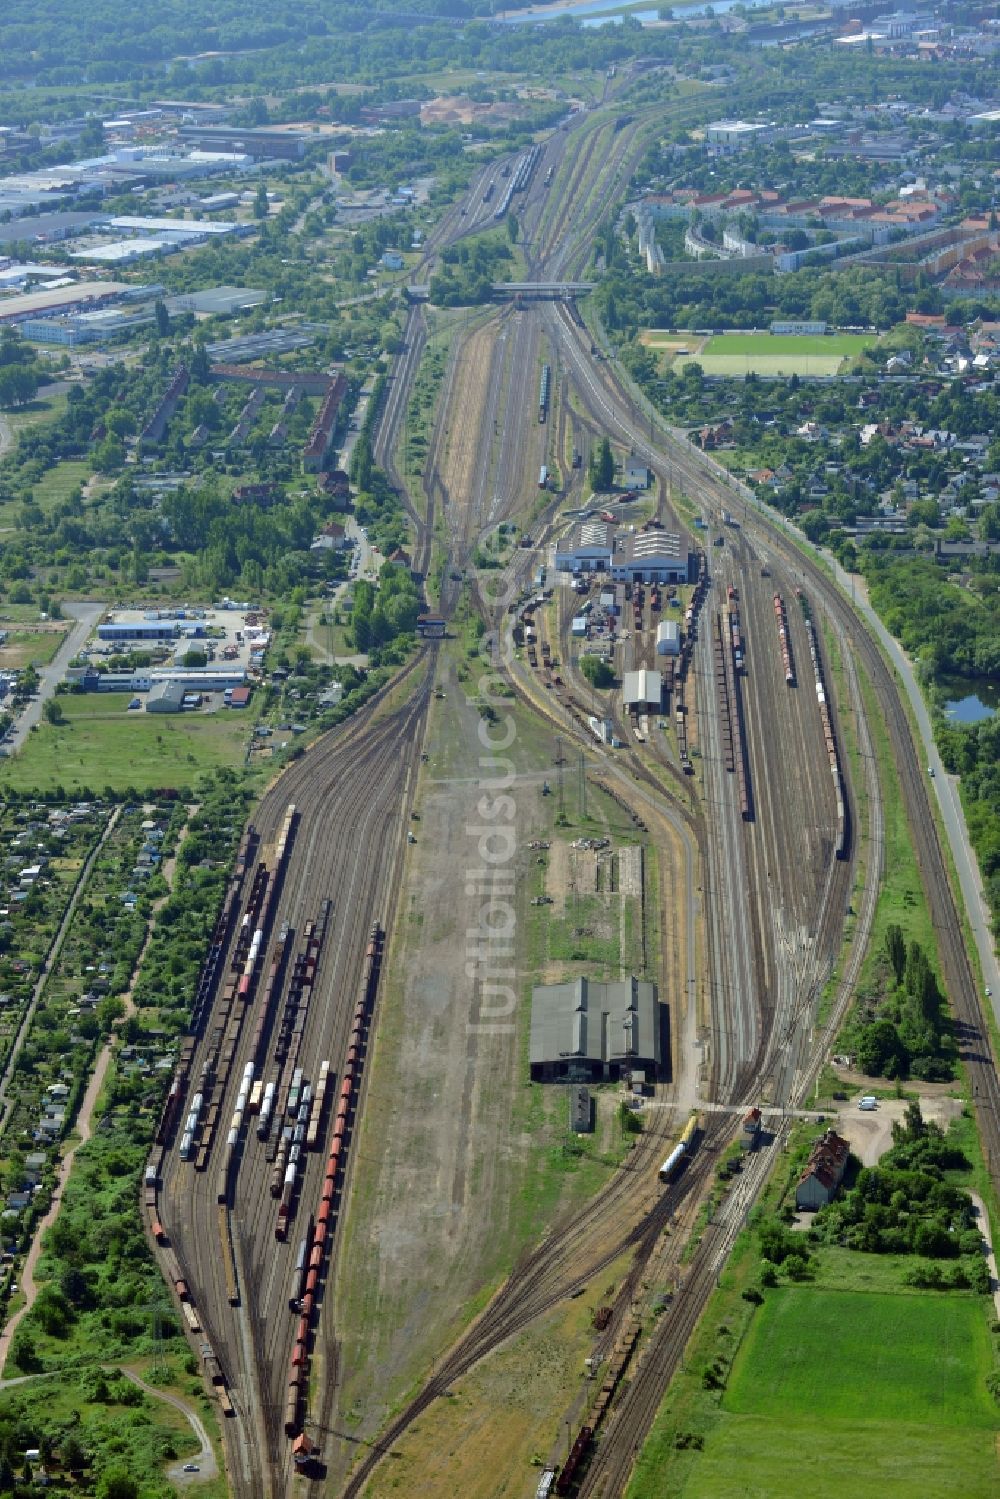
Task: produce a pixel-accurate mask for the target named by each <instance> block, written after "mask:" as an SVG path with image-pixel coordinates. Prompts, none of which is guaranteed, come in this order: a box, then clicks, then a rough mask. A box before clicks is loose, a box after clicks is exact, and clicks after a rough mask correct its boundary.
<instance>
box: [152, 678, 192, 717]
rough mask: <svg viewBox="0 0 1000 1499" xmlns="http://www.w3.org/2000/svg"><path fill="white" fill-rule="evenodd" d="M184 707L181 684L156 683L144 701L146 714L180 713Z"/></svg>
mask: <svg viewBox="0 0 1000 1499" xmlns="http://www.w3.org/2000/svg"><path fill="white" fill-rule="evenodd" d="M183 707H184V683H183V682H157V684H156V686H155V687H152V688H150V692H149V696H148V698H147V699H146V712H147V713H180V711H181V709H182V708H183Z"/></svg>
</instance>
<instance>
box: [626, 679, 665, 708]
mask: <svg viewBox="0 0 1000 1499" xmlns="http://www.w3.org/2000/svg"><path fill="white" fill-rule="evenodd" d="M622 701H623V702H624V705H625V707H626V708H639V709H651V710H652V711H653V712H654V713H658V712H659V711H660V708H661V706H662V704H663V678H662V677H661V675H660V673H659V672H658V671H627V672H626V673H625V677H624V680H623V683H622Z"/></svg>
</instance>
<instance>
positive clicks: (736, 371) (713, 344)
mask: <svg viewBox="0 0 1000 1499" xmlns="http://www.w3.org/2000/svg"><path fill="white" fill-rule="evenodd" d="M877 341H878V335H877V334H875V333H826V334H805V333H804V334H797V333H715V334H713V335H712V337H711V338H710V339H709V340H708V341H707V343H706V344H705V345H704V347H703V349H702V350H701V352H700V353H699V354H698V356H697V363H698V364H700V365H701V367H702V369H703V370H704V372H705V374H706V375H750V374H754V375H836V374H837V373H838V372H839V370H840V368H841V365H842V364H843V363H844V361H845V360H849V359H854V358H856V357H857V355H859V354H860V353H862V352H863V351H864V350H865V349H868V348H870V347H871V346H872V344H874V343H876V342H877ZM688 362H689V361H688V360H678V363H679V364H686V363H688Z"/></svg>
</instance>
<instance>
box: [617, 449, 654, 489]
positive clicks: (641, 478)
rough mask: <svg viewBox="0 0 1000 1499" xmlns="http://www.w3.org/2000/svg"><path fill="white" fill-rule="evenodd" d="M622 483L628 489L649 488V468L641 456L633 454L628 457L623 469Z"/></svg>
mask: <svg viewBox="0 0 1000 1499" xmlns="http://www.w3.org/2000/svg"><path fill="white" fill-rule="evenodd" d="M622 483H623V484H624V485H625V488H626V489H648V488H649V468H648V466H647V465H646V464H645V463H643V461H642V459H641V458H636V457H635V456H633V457H631V458H628V459H626V461H625V467H624V468H623V470H622Z"/></svg>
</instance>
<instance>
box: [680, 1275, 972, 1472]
mask: <svg viewBox="0 0 1000 1499" xmlns="http://www.w3.org/2000/svg"><path fill="white" fill-rule="evenodd" d="M986 1313H987V1309H986V1308H985V1306H984V1304H983V1303H982V1302H980V1301H979V1300H978V1299H977V1298H974V1297H970V1296H965V1297H963V1296H940V1297H939V1296H900V1295H894V1294H888V1295H885V1294H873V1293H868V1292H864V1293H858V1292H842V1291H826V1290H818V1289H813V1288H807V1287H801V1288H800V1287H794V1288H793V1287H781V1288H779V1289H776V1290H773V1291H769V1292H768V1294H767V1299H766V1300H765V1302H764V1304H763V1306H761V1307H760V1308H758V1310H757V1312H756V1313H755V1314H754V1318H753V1321H752V1322H751V1325H750V1328H749V1330H748V1332H747V1335H746V1337H745V1339H744V1341H743V1345H742V1347H741V1348H740V1350H739V1352H738V1354H737V1356H736V1359H735V1362H734V1365H733V1370H732V1374H731V1376H730V1380H729V1385H728V1388H727V1390H726V1393H725V1395H724V1396H723V1399H722V1409H721V1412H720V1414H719V1415H718V1416H717V1418H716V1419H715V1421H714V1422H713V1423H712V1426H711V1429H710V1430H709V1432H708V1434H707V1437H706V1441H705V1448H704V1451H703V1452H702V1453H701V1454H700V1455H699V1457H698V1458H697V1460H696V1461H695V1463H694V1465H693V1467H692V1468H691V1469H690V1472H689V1474H688V1478H687V1482H686V1483H685V1484H684V1486H683V1488H682V1490H681V1493H682V1494H683V1496H684V1499H730V1496H732V1499H735V1496H737V1495H746V1494H750V1495H754V1496H757V1499H799V1496H800V1495H801V1494H803V1493H808V1494H809V1496H810V1499H841V1496H843V1495H855V1494H866V1493H877V1494H878V1495H879V1496H880V1499H910V1496H911V1495H912V1496H914V1499H916V1496H918V1495H919V1496H921V1499H951V1496H953V1495H957V1494H961V1495H962V1496H963V1499H988V1496H992V1495H996V1494H997V1492H1000V1487H998V1486H1000V1467H998V1464H997V1450H996V1442H997V1431H998V1428H1000V1410H998V1408H997V1406H996V1404H995V1403H994V1401H993V1400H992V1399H991V1397H990V1395H989V1394H988V1392H987V1390H986V1386H985V1379H986V1375H987V1374H988V1373H989V1371H990V1369H991V1368H992V1367H993V1354H992V1349H991V1346H990V1338H989V1333H988V1330H987V1323H986Z"/></svg>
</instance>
